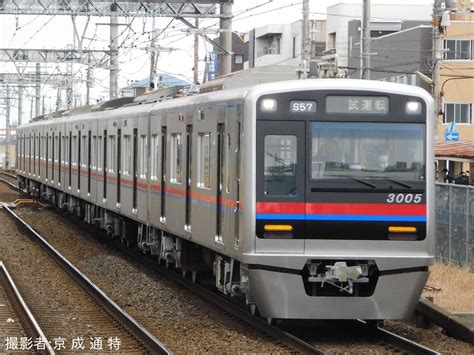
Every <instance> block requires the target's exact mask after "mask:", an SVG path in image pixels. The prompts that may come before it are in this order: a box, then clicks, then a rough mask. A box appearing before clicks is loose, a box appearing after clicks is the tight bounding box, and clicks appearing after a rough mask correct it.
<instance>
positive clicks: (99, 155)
mask: <svg viewBox="0 0 474 355" xmlns="http://www.w3.org/2000/svg"><path fill="white" fill-rule="evenodd" d="M102 147H103V145H102V136H99V137H98V142H97V171H102V157H103V154H104V153H103V152H102Z"/></svg>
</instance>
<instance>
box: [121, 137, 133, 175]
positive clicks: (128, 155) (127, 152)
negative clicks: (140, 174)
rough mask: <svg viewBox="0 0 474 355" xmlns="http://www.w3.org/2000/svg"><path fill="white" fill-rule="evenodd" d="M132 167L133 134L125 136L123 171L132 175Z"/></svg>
mask: <svg viewBox="0 0 474 355" xmlns="http://www.w3.org/2000/svg"><path fill="white" fill-rule="evenodd" d="M131 167H132V136H130V135H124V136H123V162H122V173H123V174H124V175H129V176H130V170H131Z"/></svg>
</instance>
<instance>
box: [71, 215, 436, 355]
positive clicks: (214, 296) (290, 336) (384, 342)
mask: <svg viewBox="0 0 474 355" xmlns="http://www.w3.org/2000/svg"><path fill="white" fill-rule="evenodd" d="M65 216H67V217H68V219H69V221H70V222H71V223H74V224H75V225H76V226H79V227H81V228H82V229H83V230H84V231H85V232H87V233H88V234H90V232H91V228H90V226H89V225H85V224H82V223H78V221H77V220H75V219H73V218H72V217H71V216H69V215H67V214H66V215H65ZM101 233H102V231H99V232H98V233H94V237H97V236H100V235H101ZM103 236H104V238H102V240H104V239H107V241H108V242H110V243H109V244H112V245H113V246H114V247H116V248H117V249H120V250H121V251H122V252H124V253H125V254H127V255H128V256H129V257H130V258H131V259H133V260H135V261H136V262H137V264H140V265H143V266H145V268H144V269H147V270H153V271H156V272H157V273H159V274H161V275H163V276H164V277H166V278H167V279H169V280H171V281H174V282H175V283H177V284H179V285H181V286H183V287H184V288H186V289H187V290H188V291H190V292H192V293H193V294H195V295H197V296H199V297H201V298H202V299H205V300H206V301H208V302H211V303H212V304H214V305H215V306H216V307H219V308H221V309H223V310H224V311H225V312H227V313H228V314H230V315H231V316H232V317H235V318H237V319H240V320H241V321H242V322H243V323H246V324H248V325H249V326H251V327H252V328H254V329H256V330H258V331H260V332H262V333H263V334H265V335H267V336H268V337H270V338H272V339H274V340H275V341H277V342H279V343H281V344H284V345H285V346H286V347H288V348H290V349H292V350H293V351H296V352H299V353H314V354H325V353H334V352H336V353H339V352H341V348H342V347H344V346H345V347H346V348H349V349H350V347H351V342H353V344H354V345H355V344H357V342H359V343H360V340H359V339H360V338H357V337H352V336H350V335H349V336H347V337H345V336H344V335H340V336H339V337H336V338H334V339H332V340H330V341H329V343H331V341H332V344H329V345H328V343H327V342H326V343H325V342H324V341H323V342H321V341H320V339H317V338H314V337H311V336H306V335H305V334H300V333H298V332H297V331H294V329H292V328H291V327H286V328H282V327H280V326H274V325H269V324H268V323H267V322H266V321H265V320H263V319H262V318H259V317H255V316H253V315H251V313H250V312H249V311H247V310H246V309H244V308H243V307H242V306H241V305H240V304H236V303H234V302H232V301H231V300H229V299H228V298H225V297H223V296H222V295H220V294H218V293H216V292H214V291H212V290H210V289H209V288H206V287H204V286H202V285H199V284H195V283H193V282H192V281H191V280H189V279H188V278H183V277H182V275H181V274H178V273H177V272H176V271H174V270H170V269H167V268H165V267H164V266H161V265H159V264H157V263H156V259H155V260H153V259H151V258H144V257H143V253H142V252H139V251H136V250H132V249H129V248H126V247H125V246H123V245H122V244H121V243H120V242H118V241H116V240H110V239H108V238H105V232H104V233H103ZM348 323H350V325H351V326H352V327H354V329H356V332H357V333H359V334H363V336H361V338H364V339H365V340H364V344H367V345H368V346H370V347H371V349H373V350H374V351H375V352H376V353H389V352H402V353H410V354H439V353H438V352H436V351H434V350H431V349H428V348H426V347H424V346H422V345H420V344H417V343H416V342H413V341H411V340H409V339H406V338H404V337H401V336H399V335H396V334H394V333H391V332H388V331H387V330H385V329H383V328H381V327H378V326H376V325H374V324H372V323H366V322H363V321H358V322H346V323H343V322H340V323H339V324H340V326H342V327H344V326H346V325H347V324H348ZM306 329H307V330H309V333H311V334H316V333H319V332H321V329H322V328H321V327H319V328H312V327H310V328H306ZM348 339H349V340H348ZM322 343H323V345H321V344H322ZM339 343H343V344H344V345H343V346H339V345H338V344H339ZM334 344H336V345H334ZM338 346H339V348H338Z"/></svg>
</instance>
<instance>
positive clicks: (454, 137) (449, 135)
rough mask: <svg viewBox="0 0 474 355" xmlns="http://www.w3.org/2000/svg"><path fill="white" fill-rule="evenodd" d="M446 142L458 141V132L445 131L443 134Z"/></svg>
mask: <svg viewBox="0 0 474 355" xmlns="http://www.w3.org/2000/svg"><path fill="white" fill-rule="evenodd" d="M444 139H445V140H446V142H459V132H449V131H448V132H446V133H445V134H444Z"/></svg>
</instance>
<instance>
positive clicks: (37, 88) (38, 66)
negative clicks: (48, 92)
mask: <svg viewBox="0 0 474 355" xmlns="http://www.w3.org/2000/svg"><path fill="white" fill-rule="evenodd" d="M40 100H41V63H36V83H35V116H39V115H41V113H40V109H41V107H40V106H41V101H40Z"/></svg>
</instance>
